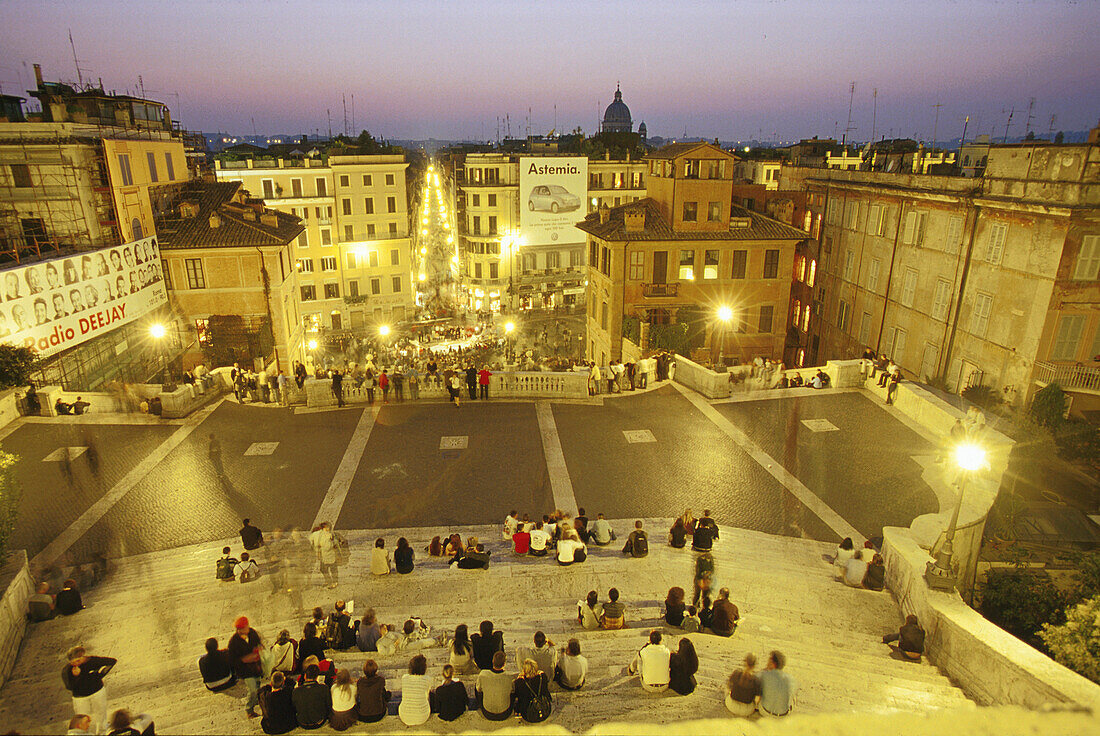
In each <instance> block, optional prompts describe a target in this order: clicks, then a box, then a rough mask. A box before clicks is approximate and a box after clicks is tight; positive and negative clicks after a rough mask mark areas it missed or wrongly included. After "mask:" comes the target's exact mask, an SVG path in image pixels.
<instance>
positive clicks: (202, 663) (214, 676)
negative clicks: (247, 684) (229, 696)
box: [199, 637, 237, 693]
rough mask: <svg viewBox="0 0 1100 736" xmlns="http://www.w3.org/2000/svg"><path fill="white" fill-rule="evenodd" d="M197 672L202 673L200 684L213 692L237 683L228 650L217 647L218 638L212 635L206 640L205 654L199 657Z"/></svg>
mask: <svg viewBox="0 0 1100 736" xmlns="http://www.w3.org/2000/svg"><path fill="white" fill-rule="evenodd" d="M199 674H200V675H202V684H203V685H205V686H206V689H207V690H209V691H210V692H213V693H216V692H221V691H222V690H227V689H229V688H231V687H233V686H234V685H236V684H237V676H236V675H235V674H233V665H232V664H231V663H230V661H229V652H227V651H226V650H224V649H218V640H217V639H215V638H214V637H210V638H209V639H207V640H206V654H204V655H202V656H201V657H199Z"/></svg>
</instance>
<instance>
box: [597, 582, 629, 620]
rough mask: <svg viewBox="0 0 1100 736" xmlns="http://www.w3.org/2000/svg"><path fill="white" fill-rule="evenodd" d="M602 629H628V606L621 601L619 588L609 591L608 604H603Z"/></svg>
mask: <svg viewBox="0 0 1100 736" xmlns="http://www.w3.org/2000/svg"><path fill="white" fill-rule="evenodd" d="M600 628H601V629H625V628H626V605H625V604H624V603H622V602H620V601H619V590H618V588H612V589H611V590H609V591H607V603H604V604H603V612H602V613H601V615H600Z"/></svg>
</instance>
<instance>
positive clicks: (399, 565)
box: [393, 547, 413, 575]
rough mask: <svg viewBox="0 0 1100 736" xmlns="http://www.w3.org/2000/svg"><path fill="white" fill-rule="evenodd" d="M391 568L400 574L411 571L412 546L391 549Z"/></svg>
mask: <svg viewBox="0 0 1100 736" xmlns="http://www.w3.org/2000/svg"><path fill="white" fill-rule="evenodd" d="M393 569H394V570H397V572H399V573H401V574H402V575H405V574H408V573H410V572H412V571H413V549H412V547H404V548H402V547H398V548H397V549H395V550H394V551H393Z"/></svg>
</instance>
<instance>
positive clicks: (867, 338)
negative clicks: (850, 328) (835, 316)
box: [859, 312, 871, 345]
mask: <svg viewBox="0 0 1100 736" xmlns="http://www.w3.org/2000/svg"><path fill="white" fill-rule="evenodd" d="M859 342H860V344H861V345H868V344H870V342H871V313H870V312H864V313H863V316H862V317H860V318H859Z"/></svg>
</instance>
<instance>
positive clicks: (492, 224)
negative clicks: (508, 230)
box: [489, 215, 497, 235]
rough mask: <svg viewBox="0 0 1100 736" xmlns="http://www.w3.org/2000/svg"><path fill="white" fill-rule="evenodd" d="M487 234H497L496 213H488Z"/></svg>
mask: <svg viewBox="0 0 1100 736" xmlns="http://www.w3.org/2000/svg"><path fill="white" fill-rule="evenodd" d="M489 234H490V235H496V234H497V217H496V215H489Z"/></svg>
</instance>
